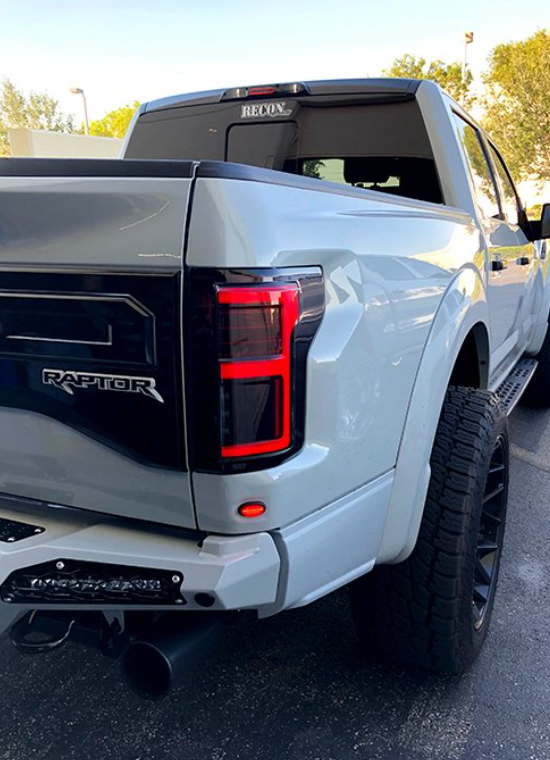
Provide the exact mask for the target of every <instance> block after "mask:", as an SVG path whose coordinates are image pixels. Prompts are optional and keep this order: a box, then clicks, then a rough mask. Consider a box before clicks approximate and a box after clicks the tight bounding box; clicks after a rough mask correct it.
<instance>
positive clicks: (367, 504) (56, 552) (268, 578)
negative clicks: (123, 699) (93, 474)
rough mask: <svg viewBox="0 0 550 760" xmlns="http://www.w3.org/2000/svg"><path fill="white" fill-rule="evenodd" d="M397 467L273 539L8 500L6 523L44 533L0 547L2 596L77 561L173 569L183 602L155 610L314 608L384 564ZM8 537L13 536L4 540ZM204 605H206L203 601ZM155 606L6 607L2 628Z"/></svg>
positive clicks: (3, 512) (0, 501)
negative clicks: (73, 613) (38, 618)
mask: <svg viewBox="0 0 550 760" xmlns="http://www.w3.org/2000/svg"><path fill="white" fill-rule="evenodd" d="M392 484H393V471H392V472H389V473H386V474H385V475H383V476H381V477H379V478H377V479H376V480H375V481H372V482H371V483H369V484H367V485H366V486H363V487H362V488H360V489H358V490H356V491H354V492H352V493H351V494H348V495H347V496H345V497H343V498H341V499H339V500H337V501H335V502H332V503H331V504H329V505H327V506H326V507H324V508H323V509H321V510H318V511H317V512H315V513H314V514H312V515H309V516H308V517H307V518H304V519H302V520H299V521H298V522H296V523H293V524H292V525H289V526H287V527H286V528H283V529H281V530H278V531H273V532H272V533H250V534H246V535H241V536H222V535H212V534H211V535H208V536H206V537H205V538H203V539H199V538H198V537H194V536H185V534H181V533H178V532H177V531H169V530H167V529H165V528H158V529H155V528H153V527H152V526H151V525H150V524H147V525H143V524H139V525H136V524H127V523H122V522H120V521H116V520H114V519H112V518H111V519H109V518H105V517H103V518H102V517H101V516H99V515H95V514H91V513H89V512H88V513H83V514H79V513H76V514H75V511H73V510H67V509H64V508H55V506H53V505H51V504H48V505H38V506H37V505H36V504H33V503H30V502H26V501H22V500H19V499H13V498H12V499H10V498H9V497H5V496H4V497H0V519H4V520H13V521H17V522H27V523H30V524H32V525H36V526H40V528H42V529H43V530H42V532H40V533H37V534H36V535H29V537H27V538H22V539H20V540H17V541H14V542H7V541H5V540H2V541H0V594H1V595H2V596H3V591H4V589H5V588H6V587H5V586H4V583H5V581H6V580H7V579H8V578H9V577H10V576H11V575H12V573H14V572H16V571H18V570H25V569H26V568H32V567H34V566H35V565H42V564H43V563H52V562H54V563H57V562H62V561H64V560H65V561H67V560H74V561H80V562H86V563H90V562H93V563H97V564H98V565H110V566H113V565H119V566H126V567H136V568H142V567H143V568H149V569H155V570H167V571H170V572H171V573H177V574H178V575H179V576H181V577H182V579H183V580H182V582H181V596H182V597H183V602H182V603H181V604H180V605H179V606H177V607H176V605H175V604H173V605H162V604H155V606H154V609H156V610H169V609H184V610H204V607H205V605H204V597H203V598H202V599H201V596H200V595H202V594H208V595H209V600H208V602H209V604H208V607H209V609H211V610H236V609H255V610H257V611H258V613H259V615H260V616H261V617H267V616H269V615H273V614H275V613H277V612H280V611H281V610H284V609H288V608H290V607H299V606H302V605H305V604H309V603H310V602H312V601H314V600H315V599H317V598H319V597H321V596H324V595H325V594H327V593H329V592H330V591H332V590H334V589H336V588H338V587H340V586H343V585H344V584H346V583H348V582H349V581H351V580H353V579H354V578H356V577H358V576H360V575H363V574H364V573H366V572H368V571H369V570H370V569H371V568H372V567H373V565H374V564H375V562H376V557H377V554H378V550H379V547H380V542H381V538H382V533H383V530H384V525H385V520H386V514H387V508H388V504H389V498H390V492H391V486H392ZM4 538H5V537H4ZM201 602H202V603H201ZM182 605H183V606H182ZM36 608H40V609H50V610H64V609H73V610H74V609H76V608H78V609H79V610H98V609H101V610H103V609H105V610H109V609H111V610H114V609H116V610H126V609H131V610H140V609H147V610H151V609H152V607H151V605H147V606H144V605H142V606H140V605H138V604H131V605H128V604H124V603H121V602H118V603H116V604H113V603H111V604H108V603H106V602H104V601H103V602H101V603H99V604H98V603H95V604H89V603H88V604H87V603H84V602H82V601H78V602H77V603H71V604H67V603H66V602H65V603H63V602H62V601H61V600H60V602H59V603H58V602H55V603H53V602H51V601H50V600H48V601H47V602H42V601H40V602H39V603H37V602H36V601H33V602H32V603H31V602H25V603H11V604H8V603H7V602H5V601H0V631H1V630H2V629H5V628H6V627H7V626H8V625H9V624H10V623H11V621H12V620H13V619H14V618H15V617H17V615H18V614H20V613H21V612H22V611H25V610H28V609H36Z"/></svg>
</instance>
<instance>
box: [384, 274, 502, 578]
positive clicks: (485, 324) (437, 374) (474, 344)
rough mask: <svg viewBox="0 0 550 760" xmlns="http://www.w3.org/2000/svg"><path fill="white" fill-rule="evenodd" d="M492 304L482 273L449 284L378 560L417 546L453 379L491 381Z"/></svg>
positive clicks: (414, 399)
mask: <svg viewBox="0 0 550 760" xmlns="http://www.w3.org/2000/svg"><path fill="white" fill-rule="evenodd" d="M489 334H490V333H489V309H488V305H487V298H486V292H485V287H484V286H483V282H482V279H481V276H480V273H479V272H478V271H477V270H476V269H474V268H466V269H463V270H461V271H460V272H459V273H457V276H456V277H455V279H454V280H453V282H452V283H451V284H450V286H449V287H448V288H447V290H446V292H445V295H444V296H443V298H442V301H441V304H440V306H439V308H438V310H437V313H436V315H435V317H434V320H433V323H432V327H431V329H430V334H429V336H428V339H427V341H426V345H425V347H424V350H423V354H422V359H421V361H420V365H419V369H418V372H417V374H416V378H415V382H414V386H413V390H412V394H411V398H410V402H409V407H408V411H407V415H406V418H405V423H404V426H403V433H402V436H401V443H400V447H399V452H398V456H397V462H396V467H395V478H394V484H393V488H392V494H391V499H390V505H389V509H388V514H387V518H386V524H385V528H384V533H383V536H382V541H381V544H380V549H379V552H378V559H377V563H378V564H384V563H395V562H401V561H402V560H404V559H406V558H407V557H408V556H409V554H410V553H411V552H412V550H413V549H414V546H415V543H416V539H417V537H418V532H419V529H420V523H421V520H422V515H423V512H424V504H425V500H426V494H427V490H428V484H429V479H430V474H431V471H430V456H431V451H432V446H433V441H434V439H435V433H436V430H437V425H438V423H439V417H440V414H441V409H442V407H443V402H444V400H445V395H446V392H447V389H448V387H449V385H450V384H453V383H455V384H459V385H467V386H470V387H474V388H480V389H485V388H487V387H488V377H489V357H490V338H489Z"/></svg>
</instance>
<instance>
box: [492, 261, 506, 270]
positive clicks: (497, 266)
mask: <svg viewBox="0 0 550 760" xmlns="http://www.w3.org/2000/svg"><path fill="white" fill-rule="evenodd" d="M503 269H504V262H503V261H501V260H500V259H492V260H491V271H492V272H502V270H503Z"/></svg>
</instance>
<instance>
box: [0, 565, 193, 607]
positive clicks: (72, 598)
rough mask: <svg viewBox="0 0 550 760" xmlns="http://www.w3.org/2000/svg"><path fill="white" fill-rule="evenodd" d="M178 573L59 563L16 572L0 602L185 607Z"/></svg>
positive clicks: (6, 583) (2, 590) (2, 591)
mask: <svg viewBox="0 0 550 760" xmlns="http://www.w3.org/2000/svg"><path fill="white" fill-rule="evenodd" d="M182 581H183V577H182V575H181V573H177V572H172V571H170V570H157V569H152V568H144V567H129V566H126V565H106V564H102V563H98V562H80V561H77V560H66V559H62V560H61V559H60V560H56V561H54V562H44V563H42V564H40V565H33V566H32V567H26V568H23V569H21V570H16V571H15V572H14V573H12V574H11V575H10V576H9V577H8V578H7V579H6V580H5V581H4V583H3V584H2V586H1V588H0V599H1V600H2V601H3V602H14V603H16V604H32V605H37V606H39V605H41V604H55V603H58V604H81V605H82V604H86V605H90V604H92V605H95V604H98V605H105V604H124V605H125V606H126V605H132V604H136V605H149V604H153V605H166V604H170V605H171V604H185V599H184V598H183V597H182V595H181V591H180V588H181V584H182Z"/></svg>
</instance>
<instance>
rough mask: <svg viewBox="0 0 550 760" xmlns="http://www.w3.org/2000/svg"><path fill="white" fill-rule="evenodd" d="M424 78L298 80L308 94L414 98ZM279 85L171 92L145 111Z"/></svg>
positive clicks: (209, 100) (198, 103)
mask: <svg viewBox="0 0 550 760" xmlns="http://www.w3.org/2000/svg"><path fill="white" fill-rule="evenodd" d="M421 81H422V80H421V79H390V78H383V77H380V78H378V79H327V80H319V81H314V82H304V81H300V82H296V83H292V84H289V85H288V86H289V87H291V86H294V85H295V84H299V85H302V86H303V88H304V91H305V93H304V94H307V95H371V96H372V95H377V94H380V95H388V94H391V95H397V96H402V97H405V98H406V97H413V96H414V93H415V92H416V90H417V89H418V86H419V85H420V83H421ZM272 86H275V87H277V88H280V87H284V86H285V85H284V84H283V85H281V84H279V83H277V84H274V85H259V86H256V85H246V86H244V87H238V88H234V87H231V88H224V89H223V90H207V91H204V92H191V93H186V94H185V93H184V94H181V95H172V96H170V97H167V98H159V99H158V100H152V101H150V102H149V103H145V104H144V106H142V109H143V110H142V113H144V112H145V113H150V112H151V111H161V110H163V109H165V108H177V107H180V106H195V105H207V104H209V103H219V102H221V101H222V99H224V96H225V97H226V98H227V93H230V92H231V91H237V90H242V91H246V90H250V89H262V88H263V87H272Z"/></svg>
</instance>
